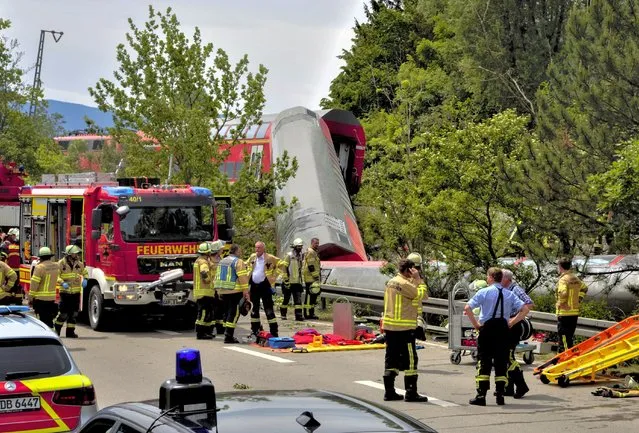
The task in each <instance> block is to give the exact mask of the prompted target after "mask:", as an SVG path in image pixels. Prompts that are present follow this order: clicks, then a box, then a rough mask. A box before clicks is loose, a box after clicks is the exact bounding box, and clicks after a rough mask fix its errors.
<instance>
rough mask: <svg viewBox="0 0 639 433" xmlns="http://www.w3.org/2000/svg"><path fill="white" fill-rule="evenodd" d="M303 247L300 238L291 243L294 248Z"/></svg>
mask: <svg viewBox="0 0 639 433" xmlns="http://www.w3.org/2000/svg"><path fill="white" fill-rule="evenodd" d="M303 245H304V241H303V240H302V238H297V239H295V240H294V241H293V246H294V247H301V246H303Z"/></svg>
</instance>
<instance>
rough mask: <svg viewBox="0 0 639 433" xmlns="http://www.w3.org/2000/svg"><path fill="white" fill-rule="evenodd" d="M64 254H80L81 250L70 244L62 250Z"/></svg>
mask: <svg viewBox="0 0 639 433" xmlns="http://www.w3.org/2000/svg"><path fill="white" fill-rule="evenodd" d="M64 252H65V254H80V253H81V252H82V250H81V249H80V247H78V246H77V245H73V244H71V245H67V247H66V248H65V249H64Z"/></svg>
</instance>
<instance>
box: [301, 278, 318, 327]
mask: <svg viewBox="0 0 639 433" xmlns="http://www.w3.org/2000/svg"><path fill="white" fill-rule="evenodd" d="M311 284H313V283H306V293H305V296H304V317H305V318H307V319H310V318H314V317H315V305H316V304H317V298H318V297H319V295H320V294H319V293H317V294H313V293H311Z"/></svg>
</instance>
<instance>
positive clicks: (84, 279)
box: [82, 278, 89, 289]
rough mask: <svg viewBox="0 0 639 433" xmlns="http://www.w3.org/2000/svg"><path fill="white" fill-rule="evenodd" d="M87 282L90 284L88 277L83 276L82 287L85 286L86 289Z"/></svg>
mask: <svg viewBox="0 0 639 433" xmlns="http://www.w3.org/2000/svg"><path fill="white" fill-rule="evenodd" d="M87 284H89V282H88V281H87V279H86V278H83V279H82V288H83V289H86V288H87Z"/></svg>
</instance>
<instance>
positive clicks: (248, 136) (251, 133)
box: [244, 125, 260, 140]
mask: <svg viewBox="0 0 639 433" xmlns="http://www.w3.org/2000/svg"><path fill="white" fill-rule="evenodd" d="M259 127H260V125H251V126H249V127H248V128H247V130H246V132H245V133H244V137H245V138H246V139H248V140H252V139H253V138H254V137H255V133H256V132H257V130H258V129H259Z"/></svg>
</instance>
